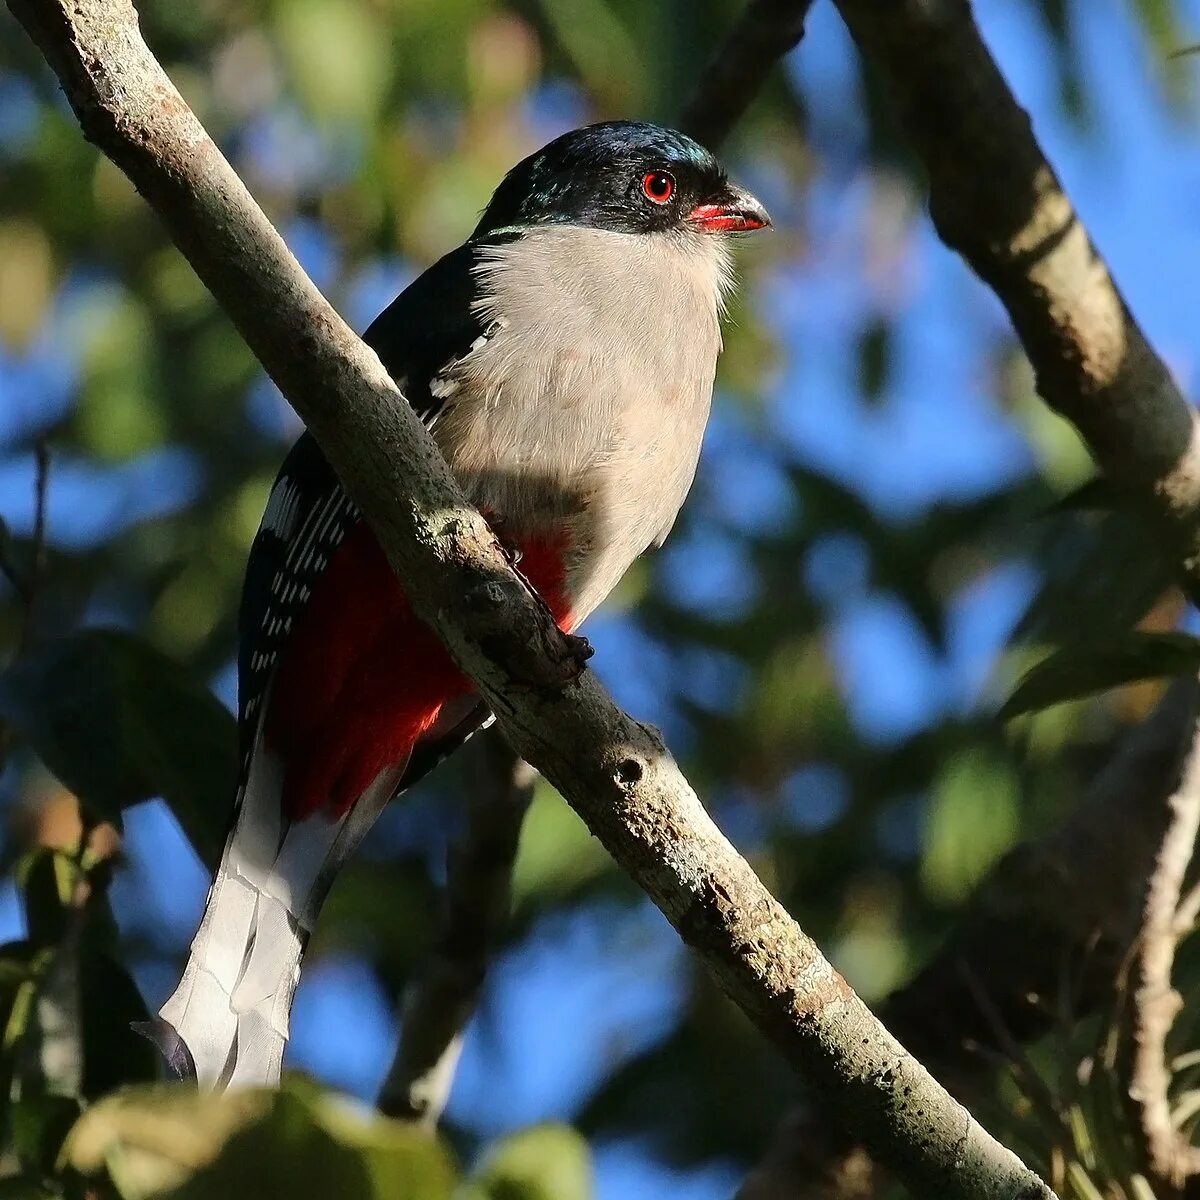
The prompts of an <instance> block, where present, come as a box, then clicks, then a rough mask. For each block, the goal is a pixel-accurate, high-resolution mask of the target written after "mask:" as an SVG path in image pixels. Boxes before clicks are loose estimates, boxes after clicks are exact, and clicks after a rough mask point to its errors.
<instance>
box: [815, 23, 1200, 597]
mask: <svg viewBox="0 0 1200 1200" xmlns="http://www.w3.org/2000/svg"><path fill="white" fill-rule="evenodd" d="M835 3H836V4H837V7H838V10H839V11H840V12H841V14H842V17H843V19H844V20H845V22H846V24H847V26H849V29H850V32H851V34H852V35H853V37H854V40H855V42H856V43H857V44H858V47H859V50H860V51H861V52H862V55H863V57H864V59H865V60H866V62H867V64H868V66H869V67H871V68H872V69H873V70H874V71H876V72H877V73H878V74H879V75H880V76H881V77H882V79H883V82H884V83H885V84H886V86H887V88H888V90H889V92H890V95H891V98H892V100H893V102H894V106H895V112H896V116H897V119H898V121H899V123H900V126H901V128H902V130H903V132H904V133H905V134H907V136H908V138H909V140H910V141H911V142H912V145H913V148H914V149H915V150H916V152H917V155H918V157H919V158H920V160H921V162H922V164H923V165H924V167H925V170H926V172H927V173H928V176H929V208H930V214H931V216H932V218H933V223H934V226H935V227H936V229H937V232H938V234H939V235H940V237H941V239H942V241H944V242H945V243H946V245H947V246H949V247H950V248H951V249H953V250H957V251H958V253H959V254H961V255H962V256H963V258H964V259H966V261H967V263H968V264H969V265H970V266H971V268H972V269H973V270H974V271H975V273H976V274H977V275H978V276H979V277H980V278H981V279H982V280H983V281H984V282H985V283H987V284H988V285H990V287H991V288H992V290H993V291H994V292H995V293H996V295H997V296H998V297H999V298H1000V300H1001V301H1002V302H1003V304H1004V306H1005V308H1006V309H1008V314H1009V316H1010V317H1011V318H1012V322H1013V326H1014V327H1015V329H1016V331H1017V335H1018V336H1019V337H1020V339H1021V343H1022V345H1023V346H1024V348H1025V353H1026V354H1027V355H1028V356H1029V361H1030V362H1031V363H1032V365H1033V369H1034V372H1035V375H1036V377H1037V386H1038V391H1039V392H1040V393H1041V395H1042V398H1043V399H1044V400H1045V401H1046V402H1047V403H1048V404H1049V405H1050V406H1051V407H1052V408H1053V409H1055V410H1056V411H1057V412H1059V413H1061V414H1062V415H1063V416H1064V417H1066V418H1067V419H1068V420H1069V421H1071V422H1072V423H1073V424H1074V425H1075V427H1076V428H1077V429H1078V430H1079V432H1080V434H1082V436H1083V438H1084V440H1085V441H1086V442H1087V444H1088V446H1089V448H1090V449H1091V451H1092V454H1093V455H1094V456H1095V458H1096V461H1097V462H1098V463H1099V465H1100V467H1101V468H1102V469H1103V470H1104V472H1105V474H1106V475H1108V477H1109V478H1110V479H1111V480H1112V481H1113V482H1114V483H1115V484H1116V485H1117V486H1118V487H1119V488H1120V489H1121V491H1122V492H1123V493H1124V494H1125V496H1126V497H1127V498H1128V500H1129V501H1130V502H1131V503H1133V504H1135V505H1137V506H1138V507H1140V508H1141V509H1143V510H1144V511H1145V512H1147V513H1148V514H1150V515H1151V517H1152V518H1153V519H1154V520H1155V521H1156V522H1157V524H1158V527H1159V529H1160V531H1161V532H1162V533H1163V535H1164V537H1165V539H1166V543H1167V549H1168V550H1169V552H1170V555H1171V561H1173V562H1180V563H1182V564H1183V582H1184V585H1185V587H1186V588H1187V590H1188V592H1189V595H1190V596H1191V598H1192V600H1193V601H1197V600H1200V416H1198V415H1197V413H1196V411H1195V410H1194V409H1193V408H1192V406H1191V405H1190V404H1189V403H1188V402H1187V400H1186V399H1185V398H1184V396H1183V395H1182V394H1181V392H1180V391H1179V389H1178V388H1177V387H1176V385H1175V383H1174V381H1173V380H1172V379H1171V376H1170V373H1169V372H1168V370H1167V368H1166V366H1165V364H1164V363H1163V362H1162V360H1161V359H1160V358H1159V357H1158V356H1157V355H1156V354H1155V353H1154V351H1153V349H1152V348H1151V347H1150V345H1149V343H1148V342H1147V341H1146V338H1145V336H1144V335H1143V333H1142V331H1141V329H1140V328H1139V327H1138V325H1137V322H1136V321H1135V320H1134V319H1133V317H1132V315H1131V314H1130V312H1129V309H1128V308H1127V307H1126V305H1125V301H1124V299H1123V298H1122V296H1121V294H1120V292H1119V291H1118V290H1117V286H1116V284H1115V283H1114V282H1113V279H1112V276H1111V275H1110V274H1109V272H1108V268H1107V267H1106V266H1105V264H1104V260H1103V259H1102V258H1101V257H1100V255H1099V253H1098V252H1097V250H1096V247H1095V246H1094V245H1093V244H1092V241H1091V239H1090V237H1089V236H1088V232H1087V230H1086V229H1085V228H1084V226H1083V223H1082V222H1081V221H1080V219H1079V215H1078V213H1076V211H1075V209H1074V207H1073V206H1072V204H1071V201H1070V199H1069V197H1068V196H1067V194H1066V193H1065V192H1064V191H1063V189H1062V186H1061V184H1060V183H1059V181H1058V178H1057V177H1056V176H1055V174H1054V171H1053V169H1052V168H1051V166H1050V164H1049V163H1048V162H1047V161H1046V158H1045V156H1044V155H1043V154H1042V151H1041V148H1040V147H1039V146H1038V144H1037V141H1036V139H1035V138H1034V135H1033V129H1032V126H1031V124H1030V120H1029V116H1028V115H1027V114H1026V113H1025V111H1024V110H1023V109H1022V108H1021V107H1020V106H1019V105H1018V104H1017V102H1016V100H1015V99H1014V98H1013V95H1012V92H1011V91H1010V90H1009V87H1008V84H1007V83H1006V82H1005V80H1004V77H1003V76H1002V75H1001V74H1000V71H999V69H998V68H997V66H996V63H995V62H994V61H993V59H992V57H991V55H990V54H989V53H988V49H987V47H986V46H985V45H984V42H983V39H982V38H981V36H980V34H979V30H978V28H977V27H976V25H975V22H974V19H973V17H972V15H971V6H970V4H969V2H968V0H835Z"/></svg>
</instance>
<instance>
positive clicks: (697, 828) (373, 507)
mask: <svg viewBox="0 0 1200 1200" xmlns="http://www.w3.org/2000/svg"><path fill="white" fill-rule="evenodd" d="M8 3H9V7H10V9H11V10H12V11H13V13H14V14H15V15H16V17H17V19H18V20H19V21H20V22H21V23H22V24H23V25H24V26H25V28H26V30H27V31H28V32H29V34H30V35H31V36H32V37H33V38H34V40H35V41H36V42H37V44H38V45H39V46H40V47H41V49H42V51H43V53H44V54H45V56H46V58H47V60H48V62H49V63H50V64H51V66H52V67H53V68H54V70H55V71H56V72H57V73H58V75H59V78H60V79H61V80H62V82H63V85H64V87H65V89H66V93H67V97H68V99H69V100H70V102H71V105H72V107H73V108H74V110H75V112H76V115H77V116H78V117H79V119H80V122H81V124H82V125H83V128H84V131H85V133H86V135H87V136H88V137H89V138H90V139H92V140H93V141H95V142H96V144H97V145H99V146H100V147H101V148H102V149H103V150H104V151H105V153H107V154H108V155H109V156H110V157H111V158H112V159H113V161H114V162H116V163H117V165H118V166H119V167H121V169H122V170H124V171H125V172H126V174H127V175H129V177H130V178H131V179H132V180H133V182H134V183H135V185H136V186H137V187H138V189H139V191H141V192H142V194H143V195H144V196H145V197H146V198H147V199H148V200H149V201H150V202H151V204H152V205H153V206H154V207H155V209H156V210H157V211H158V212H159V214H160V215H161V216H162V218H163V220H164V222H165V224H166V225H167V227H168V229H169V230H170V231H171V233H172V236H173V237H174V238H175V240H176V242H177V244H178V245H179V246H180V248H181V249H182V250H183V251H184V253H185V254H186V255H187V256H188V258H189V260H190V261H191V262H192V264H193V266H194V267H195V268H196V270H197V272H198V273H199V275H200V276H201V278H202V279H203V280H204V281H205V283H206V284H207V285H208V287H209V289H210V290H211V291H212V293H213V294H214V296H215V297H216V298H217V300H218V301H219V302H220V303H221V305H222V306H223V307H224V308H225V309H226V311H227V312H228V313H229V314H230V316H231V317H232V318H233V320H234V321H235V323H236V324H237V326H238V329H239V330H240V332H241V333H242V335H243V336H244V337H245V338H246V340H247V342H248V344H249V345H250V347H251V349H252V350H253V351H254V352H255V354H256V355H257V357H258V358H259V360H260V361H261V362H262V364H263V365H264V367H266V369H267V370H268V372H269V373H270V374H271V376H272V378H273V379H274V380H275V382H276V383H277V384H278V385H279V386H280V388H281V390H282V391H283V393H284V395H285V396H287V398H288V399H289V401H291V403H292V404H293V405H294V407H295V408H296V410H297V411H298V412H299V413H300V414H301V416H302V417H303V418H304V419H305V421H306V422H307V424H308V425H309V428H310V429H311V430H312V432H313V433H314V435H315V436H316V438H317V440H318V442H319V443H320V445H321V447H322V449H323V450H324V451H325V452H326V454H327V455H328V457H329V459H330V461H331V463H332V465H333V466H334V468H335V469H336V470H337V471H338V473H339V474H340V476H341V477H342V478H343V480H344V481H345V483H346V486H347V488H348V489H349V491H350V493H351V495H353V496H354V498H355V500H356V501H357V502H358V503H359V504H360V506H361V507H362V509H363V512H364V514H365V516H366V519H367V520H368V522H369V523H370V525H371V527H372V529H373V530H374V531H375V532H376V534H377V535H378V537H379V540H380V543H381V545H382V547H383V549H384V551H385V552H386V554H387V556H388V559H389V561H390V562H391V563H392V565H393V567H394V569H396V571H397V572H398V574H399V575H400V576H401V578H402V579H403V580H404V582H405V584H406V589H407V593H408V595H409V596H410V598H411V600H412V602H413V605H414V608H415V610H416V611H417V613H418V614H419V615H421V616H422V617H423V618H424V619H425V620H427V621H428V622H429V623H430V624H431V625H432V626H433V627H434V628H435V629H436V630H437V631H438V633H439V635H440V636H442V637H443V639H444V640H445V641H446V644H447V645H448V647H449V648H450V650H451V653H452V654H453V655H454V657H455V659H456V660H457V661H458V663H459V664H460V665H461V666H462V667H463V669H464V670H465V671H466V672H467V673H468V675H469V676H470V677H471V678H472V679H473V680H474V681H475V682H476V683H477V685H478V686H479V688H480V691H481V693H482V694H483V696H484V697H485V698H486V699H487V701H488V703H489V704H490V705H491V707H492V708H493V710H494V711H495V712H496V714H497V717H498V719H499V722H500V725H501V728H502V730H503V732H504V734H505V737H506V738H507V739H508V740H509V742H510V744H512V746H513V748H514V750H515V751H517V752H518V753H520V754H522V755H523V756H524V757H525V758H526V759H527V760H528V761H529V762H530V763H532V764H533V765H534V766H536V767H537V768H538V769H539V770H541V771H542V773H543V774H544V775H545V776H546V778H547V779H548V780H549V781H550V782H551V783H552V784H554V786H555V787H557V788H558V790H559V791H560V792H561V793H562V794H563V796H564V797H565V798H566V799H567V800H568V802H569V803H571V804H572V806H573V807H575V808H576V810H577V811H578V812H579V813H580V815H581V816H582V817H583V819H584V820H585V822H586V823H587V824H588V826H589V828H590V829H591V830H592V832H593V833H594V834H595V835H596V836H597V837H598V838H599V839H600V840H601V842H602V843H603V844H604V845H605V847H606V848H607V849H608V850H609V852H610V853H612V855H613V856H614V858H615V859H616V860H617V861H618V863H620V865H621V866H622V867H623V868H624V869H625V870H626V871H627V872H628V873H629V874H630V875H631V876H632V877H633V878H634V879H635V880H636V881H637V882H638V883H639V884H640V885H641V886H642V887H643V888H644V889H645V890H646V892H647V893H648V894H649V895H650V897H651V898H652V899H653V900H654V902H655V903H656V904H657V905H658V906H659V907H660V908H661V909H662V911H663V912H664V914H665V915H666V916H667V917H668V919H669V920H670V921H671V922H672V923H673V924H674V926H675V928H676V929H677V930H678V931H679V933H680V935H681V936H682V937H683V939H684V941H685V942H686V943H687V944H688V945H689V946H690V947H692V948H693V949H694V950H695V951H696V952H697V953H698V954H699V955H700V957H701V958H702V959H703V960H704V962H705V963H706V965H707V966H708V967H709V969H710V970H711V971H712V972H713V974H714V975H715V977H716V979H717V980H718V982H719V983H720V985H721V986H722V987H723V988H724V990H725V991H726V992H727V993H728V994H729V996H730V997H731V998H732V999H733V1000H734V1001H735V1002H736V1003H737V1004H738V1005H740V1006H741V1007H742V1009H743V1010H744V1011H745V1012H746V1013H747V1015H748V1016H749V1017H750V1018H751V1019H752V1021H754V1023H755V1024H756V1025H757V1026H758V1027H759V1029H760V1030H761V1031H762V1032H763V1033H764V1034H766V1035H767V1036H768V1037H769V1038H770V1039H771V1040H772V1041H773V1042H774V1043H775V1044H776V1045H777V1046H778V1048H779V1049H780V1050H781V1051H782V1052H783V1053H784V1054H785V1056H786V1057H787V1059H788V1060H789V1061H790V1062H791V1063H792V1064H793V1065H795V1066H796V1067H797V1068H798V1069H800V1070H801V1071H802V1072H803V1073H804V1075H805V1076H806V1078H807V1079H808V1080H809V1082H810V1083H811V1084H812V1085H813V1086H814V1087H815V1088H816V1089H817V1090H818V1091H819V1092H820V1093H821V1095H822V1096H823V1098H824V1099H825V1100H826V1101H827V1102H828V1103H829V1104H830V1105H831V1106H833V1107H835V1108H836V1109H837V1110H838V1111H839V1113H840V1115H841V1119H842V1120H843V1121H844V1122H845V1123H846V1125H847V1126H849V1127H853V1128H854V1129H855V1130H856V1131H857V1132H859V1133H860V1134H861V1136H862V1138H863V1140H864V1142H865V1144H866V1145H867V1146H868V1147H870V1149H871V1152H872V1153H873V1154H874V1155H876V1156H877V1157H878V1158H879V1159H880V1160H881V1161H885V1162H888V1163H890V1164H891V1165H892V1166H893V1167H894V1168H895V1169H896V1170H897V1172H898V1173H899V1175H900V1176H901V1178H903V1179H904V1180H905V1181H906V1182H907V1183H908V1184H909V1186H910V1187H911V1188H912V1189H913V1190H914V1191H915V1192H917V1193H918V1194H923V1195H938V1196H942V1197H946V1198H947V1200H956V1198H959V1197H961V1198H962V1200H967V1198H968V1197H970V1198H972V1200H975V1198H977V1197H979V1196H995V1197H1005V1198H1007V1200H1017V1198H1018V1197H1020V1198H1022V1200H1025V1198H1029V1200H1033V1198H1035V1197H1048V1196H1050V1195H1052V1193H1051V1192H1050V1191H1049V1189H1048V1188H1047V1187H1046V1186H1045V1184H1044V1183H1042V1182H1041V1181H1040V1180H1039V1179H1038V1178H1037V1177H1036V1176H1035V1175H1033V1174H1032V1173H1031V1172H1030V1171H1029V1170H1028V1169H1027V1168H1025V1167H1024V1166H1023V1164H1021V1162H1020V1161H1019V1159H1018V1158H1017V1157H1016V1156H1015V1155H1014V1154H1012V1153H1011V1152H1010V1151H1008V1150H1006V1149H1005V1148H1004V1147H1003V1146H1001V1145H1000V1144H999V1143H998V1142H996V1141H995V1140H994V1139H993V1138H992V1137H990V1135H988V1134H987V1133H986V1132H985V1131H984V1130H983V1129H982V1128H981V1127H980V1126H979V1125H978V1124H977V1123H976V1122H975V1121H974V1120H973V1119H972V1118H971V1116H970V1115H969V1114H968V1113H967V1112H966V1110H965V1109H963V1108H962V1107H961V1106H959V1105H958V1104H957V1103H955V1102H954V1101H953V1100H952V1099H951V1098H950V1097H949V1096H948V1095H947V1093H946V1092H945V1091H944V1090H943V1089H942V1088H941V1087H940V1086H939V1085H938V1084H937V1083H936V1082H935V1081H934V1079H933V1078H932V1076H931V1075H930V1074H929V1073H928V1072H927V1071H926V1070H925V1069H924V1068H923V1067H922V1066H921V1065H920V1064H919V1063H918V1062H917V1061H916V1060H915V1059H913V1058H912V1057H911V1056H910V1055H909V1054H908V1053H907V1052H905V1050H904V1049H903V1047H901V1046H900V1044H899V1043H898V1042H896V1040H895V1039H894V1038H892V1037H891V1036H890V1034H888V1033H887V1031H886V1030H885V1029H884V1028H883V1027H882V1026H881V1025H880V1024H879V1023H878V1022H877V1021H876V1020H875V1018H874V1017H872V1015H871V1014H870V1012H869V1011H868V1010H867V1008H866V1006H865V1005H863V1003H862V1002H861V1000H859V999H858V997H857V996H855V995H854V993H853V992H852V991H851V989H850V988H849V987H848V985H847V984H846V983H845V981H844V980H843V979H842V978H841V977H840V976H839V975H838V974H837V973H836V972H835V971H834V970H833V968H832V967H831V966H830V965H829V963H828V962H827V961H826V960H825V958H824V957H823V956H822V955H821V953H820V951H819V950H818V949H817V947H816V946H815V944H814V943H813V942H812V941H811V939H809V938H808V937H807V936H806V935H805V934H804V933H803V931H802V930H801V929H800V928H799V927H798V926H797V925H796V924H795V922H794V921H792V920H791V918H790V917H789V916H788V914H787V913H786V912H785V911H784V909H783V908H782V906H781V905H780V904H779V903H778V901H776V900H775V899H774V898H773V897H772V896H771V895H770V894H769V893H768V892H767V890H766V889H765V888H764V887H763V885H762V883H761V882H760V881H759V880H758V878H757V877H756V876H755V875H754V873H753V872H752V871H751V869H750V867H749V866H748V865H747V863H746V862H745V860H744V859H742V858H741V857H740V855H738V854H737V852H736V851H735V850H734V848H733V847H732V846H731V845H730V843H729V842H728V841H727V840H726V839H725V838H724V836H723V835H722V834H721V833H720V831H719V830H718V829H717V828H716V826H715V825H714V824H713V823H712V821H711V820H710V819H709V817H708V815H707V813H706V812H705V811H704V808H703V806H702V805H701V804H700V802H699V800H698V799H697V797H696V795H695V793H694V792H693V791H692V790H691V788H690V786H689V785H688V784H687V782H686V780H684V779H683V777H682V776H681V774H680V773H679V770H678V768H677V767H676V765H675V764H674V762H673V761H672V759H671V758H670V755H669V754H668V753H667V751H666V749H665V747H664V746H663V745H662V742H661V739H660V738H659V737H658V735H657V734H656V733H655V732H654V731H653V730H651V729H649V728H647V727H646V726H643V725H640V724H638V723H637V722H634V721H632V720H631V719H630V718H628V717H627V716H625V715H624V714H623V713H621V712H620V711H619V710H618V709H617V708H616V706H615V705H614V704H613V703H612V701H611V700H610V699H609V697H608V696H607V695H606V694H605V692H604V690H603V689H602V688H601V686H600V684H599V682H598V681H597V680H596V679H595V677H594V675H593V674H592V673H591V672H584V673H582V674H580V671H579V663H578V651H577V648H576V647H574V646H572V645H571V644H570V643H569V642H568V641H566V640H565V639H564V638H562V637H561V635H559V633H558V632H557V630H556V629H555V627H554V625H553V623H552V621H551V620H550V618H549V615H548V614H547V613H546V611H545V609H544V606H539V605H538V604H537V603H536V601H535V599H534V598H533V597H532V596H531V595H530V594H529V592H528V591H527V589H526V588H525V587H524V586H523V585H522V584H521V582H520V580H519V579H518V578H517V577H516V575H515V574H514V573H513V572H512V571H511V570H510V569H509V567H508V564H507V563H506V562H505V560H504V556H503V554H502V552H501V550H500V548H499V547H498V546H497V545H496V543H495V540H494V538H493V537H492V535H491V533H490V531H489V530H488V528H487V525H486V524H485V523H484V522H483V520H482V518H481V517H480V516H479V515H478V513H475V512H474V511H473V510H471V509H470V508H469V507H468V506H467V505H466V503H465V501H464V500H463V498H462V496H461V494H460V493H459V492H458V489H457V488H456V487H455V485H454V482H453V480H452V478H451V477H450V474H449V472H448V470H447V468H446V465H445V463H444V461H443V460H442V459H441V457H440V456H439V454H438V453H437V449H436V447H435V446H434V444H433V442H432V440H431V439H430V438H429V436H428V434H427V433H426V432H425V430H424V429H423V428H422V427H421V425H420V423H419V421H418V420H417V418H416V416H415V415H414V414H413V412H412V411H411V409H410V408H409V407H408V406H407V405H406V404H405V403H404V402H403V398H402V396H401V395H400V393H399V392H398V390H397V389H396V386H395V384H394V383H393V382H392V380H391V379H390V378H389V377H388V375H387V373H386V371H384V369H383V367H382V366H381V364H380V363H379V361H378V359H377V358H376V357H375V355H374V354H372V353H371V352H370V350H369V349H368V348H367V347H365V346H364V345H363V344H362V343H361V342H360V341H359V339H358V338H356V337H355V336H354V334H353V333H352V332H351V330H350V329H349V328H348V327H347V326H346V324H345V323H344V322H343V321H342V320H341V318H340V317H338V315H337V314H336V313H335V312H334V311H333V309H332V308H331V307H330V306H329V305H328V303H327V302H326V301H325V300H324V298H323V297H322V296H321V295H320V293H319V292H318V291H317V290H316V288H315V287H314V286H313V284H312V282H311V280H309V279H308V278H307V276H305V275H304V273H303V271H301V269H300V267H299V265H298V264H297V263H296V261H295V259H294V258H293V257H292V255H291V254H290V253H289V252H288V250H287V248H286V246H285V245H284V243H283V241H282V240H281V238H280V237H279V235H278V233H276V231H275V230H274V229H273V228H272V227H271V225H270V223H269V222H268V221H267V219H266V218H265V216H264V215H263V214H262V212H261V210H260V209H259V208H258V206H257V205H256V204H255V203H254V201H253V199H252V198H251V197H250V195H249V193H248V192H247V191H246V189H245V187H244V185H243V184H242V183H241V181H240V180H239V179H238V177H237V175H236V174H235V173H234V171H233V170H232V168H231V167H230V166H229V164H228V162H226V160H225V159H224V158H223V157H222V155H221V154H220V152H219V151H218V150H217V148H216V146H215V145H214V144H213V143H212V141H211V140H210V139H209V138H208V136H207V134H206V133H205V132H204V130H203V128H202V127H201V126H200V123H199V122H198V121H197V119H196V117H195V116H194V114H193V113H192V112H191V110H190V109H189V108H188V107H187V105H186V104H185V103H184V101H183V99H182V97H181V96H180V95H179V93H178V92H177V91H176V89H175V88H174V86H173V85H172V84H171V82H170V80H169V79H168V78H167V76H166V75H165V73H164V72H163V71H162V68H161V67H160V66H159V64H158V63H157V61H156V60H155V59H154V57H153V55H152V54H151V53H150V51H149V50H148V49H147V47H146V46H145V44H144V42H143V41H142V39H141V36H140V33H139V31H138V27H137V19H136V14H135V12H134V10H133V7H132V5H131V4H130V3H128V0H8Z"/></svg>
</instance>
